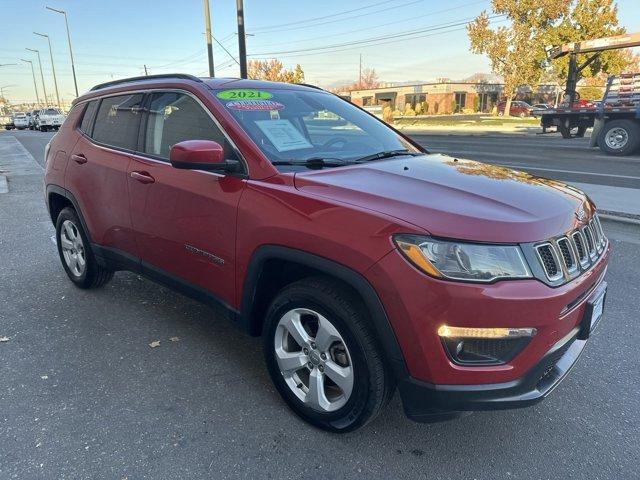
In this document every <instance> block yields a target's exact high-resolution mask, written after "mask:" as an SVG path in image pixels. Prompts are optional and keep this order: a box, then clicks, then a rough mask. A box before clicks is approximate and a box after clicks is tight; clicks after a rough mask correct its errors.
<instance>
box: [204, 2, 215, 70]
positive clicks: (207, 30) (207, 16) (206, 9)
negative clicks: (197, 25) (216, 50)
mask: <svg viewBox="0 0 640 480" xmlns="http://www.w3.org/2000/svg"><path fill="white" fill-rule="evenodd" d="M203 3H204V32H205V37H206V39H207V56H208V58H209V76H210V77H213V76H214V71H213V43H211V12H210V11H209V0H203Z"/></svg>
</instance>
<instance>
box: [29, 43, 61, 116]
mask: <svg viewBox="0 0 640 480" xmlns="http://www.w3.org/2000/svg"><path fill="white" fill-rule="evenodd" d="M33 33H34V35H38V36H39V37H44V38H46V39H47V42H49V56H50V57H51V70H52V71H53V86H54V87H55V88H56V100H58V108H59V109H61V110H62V105H61V104H60V94H59V93H58V79H57V78H56V67H55V65H54V64H53V49H52V48H51V38H49V35H45V34H44V33H38V32H33Z"/></svg>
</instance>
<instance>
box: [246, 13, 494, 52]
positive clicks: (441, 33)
mask: <svg viewBox="0 0 640 480" xmlns="http://www.w3.org/2000/svg"><path fill="white" fill-rule="evenodd" d="M505 21H506V19H502V20H498V21H497V22H494V25H495V24H499V23H503V22H505ZM462 30H466V26H465V27H462V28H452V29H451V30H444V31H438V32H435V33H429V34H426V35H418V36H415V37H411V38H401V39H399V40H398V39H396V40H391V41H384V42H377V43H371V44H368V45H364V46H362V45H356V46H348V47H346V48H338V49H335V50H326V51H320V52H313V53H302V54H301V53H296V54H290V55H278V59H282V58H291V57H308V56H314V55H326V54H328V53H338V52H346V51H349V50H356V49H357V50H360V49H362V48H368V47H373V46H378V45H389V44H392V43H398V42H403V41H406V40H417V39H419V38H427V37H434V36H437V35H443V34H447V33H453V32H459V31H462ZM253 58H254V59H256V60H267V59H270V58H274V57H273V56H264V57H259V56H257V57H253Z"/></svg>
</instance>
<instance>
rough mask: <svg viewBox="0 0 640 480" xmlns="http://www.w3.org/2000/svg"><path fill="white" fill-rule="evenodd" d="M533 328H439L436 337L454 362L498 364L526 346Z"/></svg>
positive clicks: (511, 357)
mask: <svg viewBox="0 0 640 480" xmlns="http://www.w3.org/2000/svg"><path fill="white" fill-rule="evenodd" d="M535 334H536V329H535V328H469V327H450V326H448V325H442V326H441V327H440V328H438V335H439V336H440V338H441V339H442V343H443V345H444V347H445V350H446V351H447V353H448V354H449V357H450V358H451V360H452V361H453V362H454V363H457V364H459V365H501V364H504V363H507V362H508V361H510V360H511V359H513V358H514V357H515V356H516V355H517V354H518V353H520V352H521V351H522V349H524V347H526V346H527V344H528V343H529V342H530V341H531V337H533V336H534V335H535Z"/></svg>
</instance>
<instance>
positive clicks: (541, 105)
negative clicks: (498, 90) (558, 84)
mask: <svg viewBox="0 0 640 480" xmlns="http://www.w3.org/2000/svg"><path fill="white" fill-rule="evenodd" d="M549 108H553V105H552V104H550V103H536V104H534V105H533V109H534V110H548V109H549ZM502 110H503V112H504V107H502Z"/></svg>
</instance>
